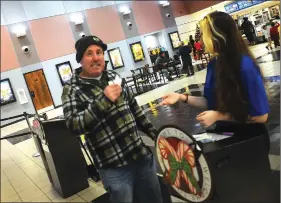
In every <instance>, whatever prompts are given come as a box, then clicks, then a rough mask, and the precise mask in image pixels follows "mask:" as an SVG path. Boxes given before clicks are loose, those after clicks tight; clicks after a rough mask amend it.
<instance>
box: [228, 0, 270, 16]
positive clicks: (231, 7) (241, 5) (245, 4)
mask: <svg viewBox="0 0 281 203" xmlns="http://www.w3.org/2000/svg"><path fill="white" fill-rule="evenodd" d="M263 2H265V0H259V1H255V0H250V1H234V2H232V3H230V4H227V5H225V6H224V9H225V12H227V13H233V12H236V11H240V10H242V9H245V8H249V7H251V6H254V5H257V4H260V3H263Z"/></svg>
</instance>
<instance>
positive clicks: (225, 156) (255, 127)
mask: <svg viewBox="0 0 281 203" xmlns="http://www.w3.org/2000/svg"><path fill="white" fill-rule="evenodd" d="M268 151H269V139H268V135H267V130H266V128H265V126H264V125H262V124H246V125H242V124H237V123H230V122H219V123H217V125H216V128H215V129H213V130H210V131H207V132H206V133H203V134H201V135H194V136H189V135H187V134H186V133H185V132H184V130H182V129H180V128H178V127H176V126H169V125H168V126H163V127H162V128H161V129H160V130H159V135H158V139H157V142H156V145H155V149H154V153H155V156H156V157H157V159H158V163H159V168H158V172H159V173H161V174H162V175H163V179H164V180H163V181H164V182H166V183H168V185H169V187H170V191H171V195H173V196H176V197H178V198H180V199H182V200H186V201H187V202H204V203H232V202H233V203H244V202H245V203H246V202H247V203H259V202H267V203H277V202H280V199H279V195H280V194H275V193H274V191H275V190H274V188H273V177H272V172H271V168H270V163H269V158H268Z"/></svg>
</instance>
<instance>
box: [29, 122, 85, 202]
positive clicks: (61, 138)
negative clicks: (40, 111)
mask: <svg viewBox="0 0 281 203" xmlns="http://www.w3.org/2000/svg"><path fill="white" fill-rule="evenodd" d="M33 131H34V141H35V145H36V147H37V150H38V152H39V153H40V155H41V158H42V161H43V163H44V166H45V169H46V172H47V174H48V177H49V180H50V182H51V183H52V184H53V186H54V188H55V190H56V191H57V192H58V193H59V194H60V195H61V196H62V197H64V198H67V197H70V196H72V195H74V194H76V193H78V192H80V191H82V190H84V189H86V188H87V187H89V183H88V180H87V179H88V172H87V163H86V161H85V158H84V156H83V153H82V151H81V146H80V144H79V142H78V140H77V137H76V136H75V135H73V134H72V133H71V132H70V131H69V130H68V129H67V127H66V125H65V120H64V119H56V120H47V121H40V120H38V119H35V120H34V122H33Z"/></svg>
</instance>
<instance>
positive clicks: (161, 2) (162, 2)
mask: <svg viewBox="0 0 281 203" xmlns="http://www.w3.org/2000/svg"><path fill="white" fill-rule="evenodd" d="M159 3H160V4H161V5H162V6H163V7H166V6H169V5H170V2H168V1H159Z"/></svg>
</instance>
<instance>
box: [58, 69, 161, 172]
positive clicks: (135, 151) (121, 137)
mask: <svg viewBox="0 0 281 203" xmlns="http://www.w3.org/2000/svg"><path fill="white" fill-rule="evenodd" d="M116 75H117V74H116V73H115V72H113V71H104V73H103V75H102V77H101V79H100V80H95V79H92V81H91V82H89V80H86V79H82V78H80V77H79V76H78V75H77V74H74V75H73V77H72V78H71V79H70V81H69V82H68V83H67V84H66V85H65V86H64V88H63V93H62V97H61V98H62V103H63V112H64V116H65V120H66V125H67V127H68V128H69V129H70V131H72V132H74V133H75V134H77V135H80V134H85V138H86V143H87V146H88V148H89V151H90V153H91V155H92V157H93V160H94V163H95V165H96V167H97V168H116V167H121V166H125V165H127V164H128V163H130V162H133V161H134V160H136V159H137V158H139V157H142V156H144V155H146V154H147V153H148V149H147V148H146V147H145V145H144V144H143V142H142V139H141V137H140V136H139V133H138V129H139V130H141V131H143V132H144V133H146V134H147V135H148V136H149V137H150V138H151V139H153V140H154V139H155V137H156V133H157V131H156V129H155V128H154V127H153V126H152V124H151V122H150V121H149V120H148V119H147V118H146V117H145V115H144V113H143V112H142V109H141V108H140V107H139V105H138V104H137V102H136V100H135V98H134V97H133V96H132V95H131V94H130V92H129V89H128V87H127V86H125V87H123V89H122V94H121V96H120V97H119V98H118V100H117V101H116V102H115V103H113V102H111V101H110V100H109V99H108V98H107V97H106V96H105V95H104V93H103V91H104V87H105V86H106V85H107V84H108V81H111V80H114V78H115V77H116ZM104 83H106V84H104Z"/></svg>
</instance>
